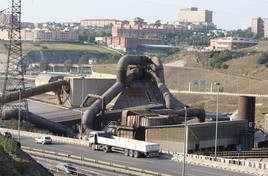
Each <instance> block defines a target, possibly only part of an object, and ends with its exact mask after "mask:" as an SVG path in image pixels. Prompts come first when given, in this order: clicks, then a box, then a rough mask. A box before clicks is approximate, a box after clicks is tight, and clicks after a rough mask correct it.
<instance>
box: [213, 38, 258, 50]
mask: <svg viewBox="0 0 268 176" xmlns="http://www.w3.org/2000/svg"><path fill="white" fill-rule="evenodd" d="M257 44H258V41H257V40H252V39H246V38H239V37H225V38H215V39H212V40H210V46H209V49H211V50H216V51H217V50H226V49H227V50H235V49H241V48H246V47H251V46H254V45H257Z"/></svg>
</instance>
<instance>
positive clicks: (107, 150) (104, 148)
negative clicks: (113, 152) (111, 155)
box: [102, 145, 109, 153]
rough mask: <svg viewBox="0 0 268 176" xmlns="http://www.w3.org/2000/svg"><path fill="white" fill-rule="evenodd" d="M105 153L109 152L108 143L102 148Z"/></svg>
mask: <svg viewBox="0 0 268 176" xmlns="http://www.w3.org/2000/svg"><path fill="white" fill-rule="evenodd" d="M102 150H103V151H104V152H105V153H107V152H109V148H108V146H107V145H105V146H103V149H102Z"/></svg>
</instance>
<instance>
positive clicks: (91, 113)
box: [81, 82, 124, 129]
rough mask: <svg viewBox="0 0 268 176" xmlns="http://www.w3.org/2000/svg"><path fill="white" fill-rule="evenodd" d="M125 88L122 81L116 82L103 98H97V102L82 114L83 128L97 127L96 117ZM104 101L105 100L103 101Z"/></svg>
mask: <svg viewBox="0 0 268 176" xmlns="http://www.w3.org/2000/svg"><path fill="white" fill-rule="evenodd" d="M123 88H124V85H123V84H122V83H120V82H116V83H114V85H113V86H112V87H110V89H108V90H107V91H106V92H105V93H104V94H103V95H102V100H100V99H97V100H95V102H94V103H93V104H92V105H91V106H89V108H88V109H87V110H86V111H85V112H84V114H83V116H82V119H81V120H82V122H81V123H82V126H83V129H86V128H89V129H95V128H94V123H95V117H96V114H98V113H99V112H100V111H101V110H102V106H103V105H104V106H106V105H107V104H108V103H109V102H110V101H112V99H113V98H114V97H116V96H117V95H118V94H119V93H120V92H121V91H122V90H123ZM102 101H104V102H102Z"/></svg>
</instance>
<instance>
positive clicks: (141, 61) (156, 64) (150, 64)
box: [82, 55, 202, 129]
mask: <svg viewBox="0 0 268 176" xmlns="http://www.w3.org/2000/svg"><path fill="white" fill-rule="evenodd" d="M130 65H135V66H137V65H140V66H144V68H145V69H146V70H147V72H148V73H149V74H150V75H151V76H152V78H153V79H154V80H155V81H156V83H157V86H158V88H159V89H160V92H161V94H162V96H163V98H164V100H165V106H166V108H168V109H176V108H178V109H181V108H183V106H184V105H183V104H182V103H180V102H179V101H175V100H176V99H175V98H174V97H173V96H172V94H171V93H170V92H169V90H168V88H167V87H166V85H165V79H164V69H163V64H162V62H161V61H160V59H158V58H157V57H151V58H150V57H147V56H134V55H125V56H123V57H121V58H120V60H119V62H118V64H117V82H116V83H115V84H114V85H113V86H112V87H111V88H110V89H108V90H107V91H106V92H105V93H104V94H103V95H102V96H101V97H102V99H103V100H101V99H97V100H95V102H94V103H93V104H92V105H91V106H90V107H89V108H88V109H87V111H86V112H85V113H84V115H83V117H82V125H83V128H84V129H88V128H89V129H94V123H95V118H96V115H97V114H98V113H99V112H100V111H101V110H102V108H103V106H106V105H107V104H108V103H109V102H110V101H111V100H112V99H113V98H114V97H116V96H117V95H118V94H119V93H120V92H121V91H122V90H123V89H124V88H125V86H126V84H127V83H128V82H129V81H130V80H128V76H129V75H128V74H127V73H128V68H129V67H128V66H130ZM190 112H191V110H189V113H190ZM197 114H198V113H197ZM200 114H202V113H199V115H200ZM200 116H202V115H200ZM200 119H202V118H201V117H200Z"/></svg>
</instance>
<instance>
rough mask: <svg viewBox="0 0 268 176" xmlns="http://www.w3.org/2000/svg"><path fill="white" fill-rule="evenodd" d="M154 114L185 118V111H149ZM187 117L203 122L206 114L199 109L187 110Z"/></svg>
mask: <svg viewBox="0 0 268 176" xmlns="http://www.w3.org/2000/svg"><path fill="white" fill-rule="evenodd" d="M150 111H152V112H154V113H156V114H161V115H169V114H177V115H179V116H185V110H184V109H180V110H172V109H161V110H150ZM187 117H197V118H198V122H205V118H206V112H205V110H204V109H201V108H187Z"/></svg>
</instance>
